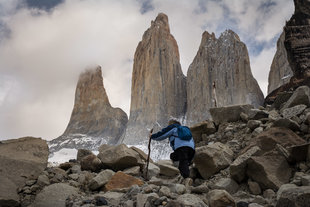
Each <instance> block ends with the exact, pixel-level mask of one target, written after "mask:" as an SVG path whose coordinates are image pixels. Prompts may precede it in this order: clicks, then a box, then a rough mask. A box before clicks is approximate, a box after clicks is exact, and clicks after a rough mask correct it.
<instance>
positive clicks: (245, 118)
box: [240, 112, 249, 122]
mask: <svg viewBox="0 0 310 207" xmlns="http://www.w3.org/2000/svg"><path fill="white" fill-rule="evenodd" d="M240 118H241V120H242V121H244V122H248V121H249V116H248V115H247V114H245V113H243V112H241V113H240Z"/></svg>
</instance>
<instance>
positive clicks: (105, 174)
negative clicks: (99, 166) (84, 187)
mask: <svg viewBox="0 0 310 207" xmlns="http://www.w3.org/2000/svg"><path fill="white" fill-rule="evenodd" d="M114 174H115V172H113V171H112V170H104V171H101V172H100V173H99V174H98V175H97V176H96V177H94V178H93V179H91V180H90V182H89V185H88V187H89V189H90V190H97V189H99V188H101V187H103V186H104V185H105V184H106V183H108V181H109V180H110V179H111V177H112V176H113V175H114Z"/></svg>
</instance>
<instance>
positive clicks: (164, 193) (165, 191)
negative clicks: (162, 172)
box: [158, 186, 171, 197]
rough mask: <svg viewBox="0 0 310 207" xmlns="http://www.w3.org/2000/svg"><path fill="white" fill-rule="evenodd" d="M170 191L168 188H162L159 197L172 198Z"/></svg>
mask: <svg viewBox="0 0 310 207" xmlns="http://www.w3.org/2000/svg"><path fill="white" fill-rule="evenodd" d="M170 193H171V192H170V189H169V188H168V187H167V186H161V188H160V189H159V191H158V195H159V196H160V197H161V196H167V197H170Z"/></svg>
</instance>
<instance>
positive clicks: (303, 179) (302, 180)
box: [301, 175, 310, 186]
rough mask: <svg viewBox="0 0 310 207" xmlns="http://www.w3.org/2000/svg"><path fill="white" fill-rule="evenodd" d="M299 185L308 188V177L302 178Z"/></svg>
mask: <svg viewBox="0 0 310 207" xmlns="http://www.w3.org/2000/svg"><path fill="white" fill-rule="evenodd" d="M301 183H302V185H303V186H310V175H305V176H302V177H301Z"/></svg>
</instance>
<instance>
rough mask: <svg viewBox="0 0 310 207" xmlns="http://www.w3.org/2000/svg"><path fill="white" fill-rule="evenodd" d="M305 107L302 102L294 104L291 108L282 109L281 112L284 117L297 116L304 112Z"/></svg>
mask: <svg viewBox="0 0 310 207" xmlns="http://www.w3.org/2000/svg"><path fill="white" fill-rule="evenodd" d="M306 108H307V106H306V105H304V104H301V105H296V106H293V107H291V108H286V109H284V110H283V111H282V113H281V114H282V116H283V117H284V118H286V119H290V118H292V117H294V116H299V115H300V114H302V112H304V110H305V109H306Z"/></svg>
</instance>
